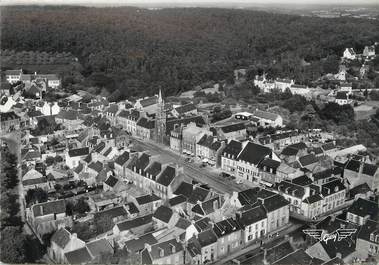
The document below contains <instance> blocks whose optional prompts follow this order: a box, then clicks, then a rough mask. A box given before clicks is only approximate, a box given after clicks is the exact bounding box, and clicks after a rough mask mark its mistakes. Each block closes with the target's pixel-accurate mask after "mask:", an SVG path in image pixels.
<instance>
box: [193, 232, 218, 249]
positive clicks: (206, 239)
mask: <svg viewBox="0 0 379 265" xmlns="http://www.w3.org/2000/svg"><path fill="white" fill-rule="evenodd" d="M197 239H198V241H199V244H200V246H201V247H202V248H203V247H206V246H209V245H211V244H214V243H216V242H217V236H216V234H215V232H214V231H213V230H212V229H209V230H205V231H203V232H201V233H199V234H198V236H197Z"/></svg>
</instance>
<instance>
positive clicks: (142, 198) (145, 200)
mask: <svg viewBox="0 0 379 265" xmlns="http://www.w3.org/2000/svg"><path fill="white" fill-rule="evenodd" d="M159 200H161V198H159V197H158V196H157V195H155V194H147V195H143V196H140V197H137V198H136V201H137V203H138V204H139V205H144V204H147V203H151V202H154V201H159Z"/></svg>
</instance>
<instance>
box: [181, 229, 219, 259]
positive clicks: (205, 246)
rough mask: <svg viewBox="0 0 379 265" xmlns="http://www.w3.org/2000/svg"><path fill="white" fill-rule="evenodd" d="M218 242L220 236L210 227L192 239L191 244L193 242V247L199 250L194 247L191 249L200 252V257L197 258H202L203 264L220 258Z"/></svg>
mask: <svg viewBox="0 0 379 265" xmlns="http://www.w3.org/2000/svg"><path fill="white" fill-rule="evenodd" d="M217 242H218V238H217V235H216V234H215V232H214V231H213V230H212V229H208V230H205V231H203V232H200V233H199V234H198V235H195V236H194V237H192V238H191V239H190V241H189V244H191V248H193V247H194V246H195V247H196V248H197V250H195V249H192V250H190V251H191V252H192V251H194V252H195V253H199V254H198V255H199V256H200V257H198V258H197V259H199V260H200V262H201V264H205V263H208V262H213V261H215V260H217V259H218V252H217V251H218V247H217ZM189 244H188V245H189Z"/></svg>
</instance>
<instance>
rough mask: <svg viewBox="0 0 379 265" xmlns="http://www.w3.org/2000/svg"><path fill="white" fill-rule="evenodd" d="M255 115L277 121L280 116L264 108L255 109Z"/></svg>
mask: <svg viewBox="0 0 379 265" xmlns="http://www.w3.org/2000/svg"><path fill="white" fill-rule="evenodd" d="M254 116H255V117H258V118H260V119H266V120H271V121H275V120H276V119H277V118H279V117H280V116H279V115H278V114H275V113H271V112H267V111H262V110H257V111H255V112H254Z"/></svg>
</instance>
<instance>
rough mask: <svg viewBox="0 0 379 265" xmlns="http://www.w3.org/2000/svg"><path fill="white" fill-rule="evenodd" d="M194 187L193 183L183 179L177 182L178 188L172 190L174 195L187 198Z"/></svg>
mask: <svg viewBox="0 0 379 265" xmlns="http://www.w3.org/2000/svg"><path fill="white" fill-rule="evenodd" d="M193 189H194V187H193V184H191V183H188V182H185V181H183V182H182V183H180V184H179V186H178V188H177V189H176V190H175V191H174V195H177V196H180V195H181V196H184V197H185V198H186V199H187V200H188V199H189V198H190V196H191V194H192V191H193Z"/></svg>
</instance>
